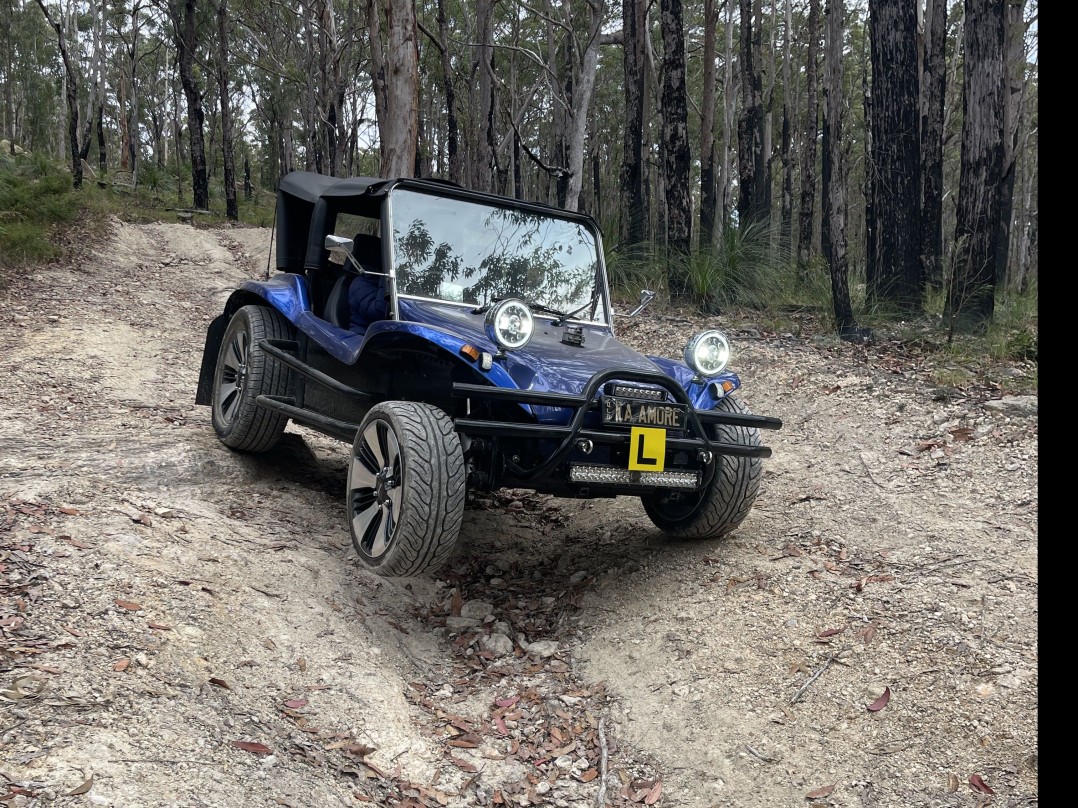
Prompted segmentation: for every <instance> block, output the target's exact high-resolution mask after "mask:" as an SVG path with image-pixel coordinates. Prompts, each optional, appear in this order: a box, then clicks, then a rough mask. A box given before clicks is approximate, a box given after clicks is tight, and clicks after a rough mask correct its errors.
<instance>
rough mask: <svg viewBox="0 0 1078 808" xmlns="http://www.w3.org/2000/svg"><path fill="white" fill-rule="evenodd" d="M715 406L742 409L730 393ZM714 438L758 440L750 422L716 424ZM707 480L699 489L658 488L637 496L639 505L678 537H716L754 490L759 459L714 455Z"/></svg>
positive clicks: (744, 511) (733, 522)
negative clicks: (746, 425) (709, 481)
mask: <svg viewBox="0 0 1078 808" xmlns="http://www.w3.org/2000/svg"><path fill="white" fill-rule="evenodd" d="M715 409H717V410H720V411H723V412H731V413H741V414H748V413H749V409H748V407H746V406H745V405H744V404H742V403H741V402H740V401H738V400H737V399H735V398H724V399H722V400H721V401H719V403H718V404H717V405H716V407H715ZM715 439H717V440H720V441H722V442H723V443H737V444H741V445H743V446H759V445H760V430H758V429H756V428H755V427H745V426H732V425H730V424H718V425H716V427H715ZM712 462H713V463H716V464H717V467H716V469H715V474H714V476H713V477H712V478H711V483H710V484H709V485H708V487H707V488H705V489H704V490H703V491H690V492H681V491H669V492H667V491H664V492H661V493H658V494H651V495H649V496H645V497H642V498H641V500H642V501H643V504H644V510H645V511H646V512H647V515H648V517H649V518H650V519H651V521H652V522H653V523H654V524H655V526H656V527H658V528H660V529H662V530H664V531H666V532H667V533H669V534H670V535H672V536H676V537H677V538H681V539H717V538H720V537H722V536H725V535H727V534H728V533H732V532H733V531H734V530H735V529H737V527H738V526H739V525H740V524H741V523H742V522H743V521H744V520H745V517H746V516H748V515H749V511H750V510H752V504H753V502H755V501H756V495H757V494H758V493H759V490H760V477H761V475H762V474H763V460H761V459H760V458H759V457H735V456H732V455H716V456H715V459H714V460H713V461H712Z"/></svg>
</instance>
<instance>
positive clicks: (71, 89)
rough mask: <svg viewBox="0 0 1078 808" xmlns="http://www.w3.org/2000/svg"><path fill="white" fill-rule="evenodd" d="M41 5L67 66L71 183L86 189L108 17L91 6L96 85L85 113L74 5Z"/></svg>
mask: <svg viewBox="0 0 1078 808" xmlns="http://www.w3.org/2000/svg"><path fill="white" fill-rule="evenodd" d="M37 5H38V7H39V8H40V9H41V13H42V14H43V15H44V17H45V21H46V22H47V23H48V24H49V27H51V28H52V29H53V32H54V33H55V35H56V42H57V47H58V48H59V51H60V59H61V61H62V63H63V66H64V98H65V102H66V105H67V137H68V150H69V155H70V158H71V182H72V185H73V187H74V188H76V189H81V188H82V177H83V171H82V163H83V160H84V159H85V158H86V155H87V154H89V151H90V136H91V132H92V126H93V116H92V114H91V112H90V111H91V110H92V109H93V100H94V99H96V98H97V97H98V94H99V93H100V92H101V81H102V76H101V73H100V65H101V63H102V60H101V48H103V47H104V43H103V37H102V30H103V25H102V20H103V17H104V15H103V14H102V13H101V9H100V7H99V6H98V5H97V3H96V2H91V4H90V9H91V11H92V13H93V23H92V25H91V28H90V30H91V37H92V49H91V50H90V54H89V59H88V62H89V64H90V66H91V67H90V70H91V71H94V70H96V72H93V73H92V75H93V81H92V84H91V86H90V88H89V90H88V95H87V99H86V102H85V104H86V106H85V109H83V110H80V108H79V92H80V87H81V86H83V84H84V82H85V73H86V72H87V71H86V70H84V69H83V67H82V65H81V64H80V55H81V52H82V48H81V43H80V41H79V35H78V29H77V27H76V25H75V15H76V9H75V8H74V6H73V4H69V5H68V6H67V8H65V7H64V6H63V4H62V3H59V4H57V6H56V7H55V8H53V9H51V10H50V8H49V6H47V5H46V4H45V0H37Z"/></svg>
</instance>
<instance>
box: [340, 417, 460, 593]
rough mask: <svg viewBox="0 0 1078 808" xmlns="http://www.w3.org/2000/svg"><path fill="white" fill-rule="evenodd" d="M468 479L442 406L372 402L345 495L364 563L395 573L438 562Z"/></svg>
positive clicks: (451, 536)
mask: <svg viewBox="0 0 1078 808" xmlns="http://www.w3.org/2000/svg"><path fill="white" fill-rule="evenodd" d="M466 481H467V472H466V470H465V467H464V454H463V452H462V451H461V446H460V437H459V436H458V435H457V432H456V429H455V428H454V426H453V422H452V421H451V420H450V419H449V417H448V416H447V415H446V414H445V412H443V411H442V410H441V409H439V408H438V407H435V406H434V405H432V404H422V403H417V402H411V401H386V402H383V403H381V404H376V405H375V406H374V407H372V408H371V409H370V411H369V412H368V413H367V415H366V417H365V418H364V419H363V423H362V424H360V427H359V431H358V432H356V438H355V441H354V442H353V444H352V454H351V462H350V463H349V465H348V488H347V495H346V501H345V507H346V510H347V514H348V529H349V531H350V532H351V534H352V544H353V545H354V546H355V548H356V552H357V553H358V554H359V560H360V561H361V562H362V563H363V566H365V567H366V568H367V569H369V570H370V571H371V572H374V573H376V574H378V575H382V576H385V577H394V578H398V577H408V576H415V575H422V574H424V573H427V572H432V571H434V570H437V569H438V568H440V567H441V566H442V565H444V564H445V562H446V561H447V560H448V559H449V556H450V555H451V554H452V552H453V548H454V547H455V546H456V541H457V535H458V533H459V532H460V524H461V520H462V518H463V516H464V494H465V483H466Z"/></svg>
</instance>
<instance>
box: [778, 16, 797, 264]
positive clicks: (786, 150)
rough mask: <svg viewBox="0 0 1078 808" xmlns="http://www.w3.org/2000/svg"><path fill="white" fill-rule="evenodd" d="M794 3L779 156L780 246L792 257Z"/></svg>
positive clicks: (785, 48)
mask: <svg viewBox="0 0 1078 808" xmlns="http://www.w3.org/2000/svg"><path fill="white" fill-rule="evenodd" d="M792 6H793V2H792V0H786V24H785V25H784V26H783V31H784V33H783V37H782V143H781V145H780V147H779V148H780V151H779V156H780V159H781V163H782V198H781V199H780V201H779V246H780V248H781V254H782V255H789V253H790V248H791V246H792V243H793V211H794V161H793V156H792V154H791V150H792V140H793V118H794V109H793V94H794V84H793V75H792V70H791V65H790V61H791V58H790V40H791V39H792V37H793V32H792V30H791V28H792V25H793V19H792V17H793V12H792Z"/></svg>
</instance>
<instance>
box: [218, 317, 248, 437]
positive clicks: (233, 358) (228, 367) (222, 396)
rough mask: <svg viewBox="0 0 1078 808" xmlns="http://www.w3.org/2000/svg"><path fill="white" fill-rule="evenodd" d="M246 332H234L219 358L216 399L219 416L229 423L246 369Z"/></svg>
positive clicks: (237, 400)
mask: <svg viewBox="0 0 1078 808" xmlns="http://www.w3.org/2000/svg"><path fill="white" fill-rule="evenodd" d="M247 355H248V350H247V333H246V332H244V331H241V332H239V333H238V334H236V335H235V336H234V337H233V338H232V341H231V342H229V344H228V350H226V351H225V355H224V357H223V359H222V360H221V380H220V383H219V384H218V388H217V401H218V404H219V405H220V407H221V418H222V419H223V420H224V422H225V423H229V422H230V421H231V420H232V417H233V416H234V415H235V411H236V407H237V405H238V404H239V400H240V394H241V393H242V392H243V382H244V373H245V371H246V369H247Z"/></svg>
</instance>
